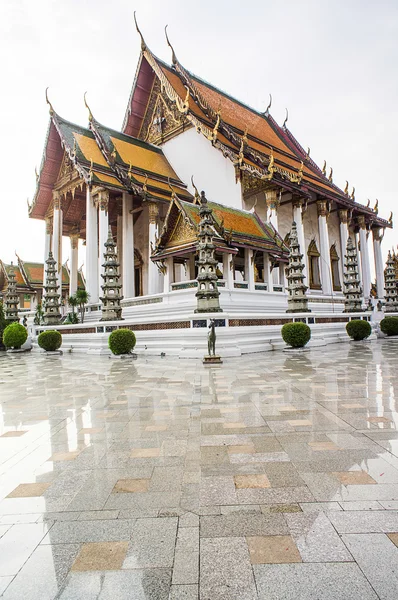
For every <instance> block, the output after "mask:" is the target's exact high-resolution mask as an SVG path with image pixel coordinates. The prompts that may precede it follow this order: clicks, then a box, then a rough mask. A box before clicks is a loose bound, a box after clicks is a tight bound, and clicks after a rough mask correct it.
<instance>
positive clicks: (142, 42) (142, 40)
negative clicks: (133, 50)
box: [134, 11, 147, 52]
mask: <svg viewBox="0 0 398 600" xmlns="http://www.w3.org/2000/svg"><path fill="white" fill-rule="evenodd" d="M135 13H136V11H134V23H135V28H136V30H137V31H138V34H139V36H140V38H141V50H142V52H145V50H147V45H146V43H145V40H144V36H143V35H142V33H141V31H140V28H139V27H138V23H137V17H136V16H135Z"/></svg>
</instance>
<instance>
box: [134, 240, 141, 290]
mask: <svg viewBox="0 0 398 600" xmlns="http://www.w3.org/2000/svg"><path fill="white" fill-rule="evenodd" d="M142 263H143V261H142V257H141V254H140V252H139V250H137V249H135V250H134V291H135V295H136V296H142Z"/></svg>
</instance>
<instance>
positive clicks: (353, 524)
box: [328, 510, 398, 534]
mask: <svg viewBox="0 0 398 600" xmlns="http://www.w3.org/2000/svg"><path fill="white" fill-rule="evenodd" d="M328 518H329V520H330V521H331V523H332V525H333V527H334V528H335V529H336V531H337V532H338V533H340V534H341V533H394V532H395V531H398V512H395V511H389V510H383V511H352V512H351V511H350V512H346V511H342V512H331V513H329V514H328Z"/></svg>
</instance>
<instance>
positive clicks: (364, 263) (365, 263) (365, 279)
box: [358, 215, 372, 300]
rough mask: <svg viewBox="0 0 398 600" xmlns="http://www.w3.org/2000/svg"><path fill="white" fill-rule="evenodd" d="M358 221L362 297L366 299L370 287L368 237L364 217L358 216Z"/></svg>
mask: <svg viewBox="0 0 398 600" xmlns="http://www.w3.org/2000/svg"><path fill="white" fill-rule="evenodd" d="M358 223H359V227H360V229H359V242H360V245H361V267H362V285H363V297H364V298H365V300H368V299H369V297H370V287H371V285H372V280H371V276H370V260H369V247H368V237H367V231H366V222H365V217H364V216H363V215H360V216H359V217H358Z"/></svg>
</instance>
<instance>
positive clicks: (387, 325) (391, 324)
mask: <svg viewBox="0 0 398 600" xmlns="http://www.w3.org/2000/svg"><path fill="white" fill-rule="evenodd" d="M380 329H381V330H382V332H383V333H385V334H386V335H398V317H384V319H382V320H381V321H380Z"/></svg>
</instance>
